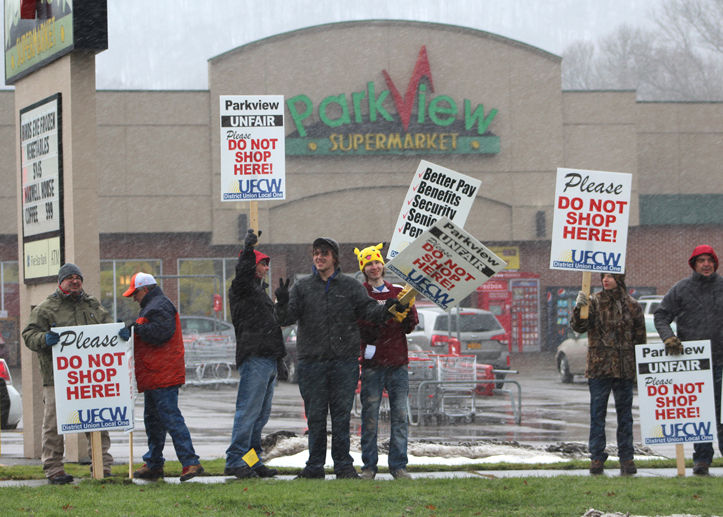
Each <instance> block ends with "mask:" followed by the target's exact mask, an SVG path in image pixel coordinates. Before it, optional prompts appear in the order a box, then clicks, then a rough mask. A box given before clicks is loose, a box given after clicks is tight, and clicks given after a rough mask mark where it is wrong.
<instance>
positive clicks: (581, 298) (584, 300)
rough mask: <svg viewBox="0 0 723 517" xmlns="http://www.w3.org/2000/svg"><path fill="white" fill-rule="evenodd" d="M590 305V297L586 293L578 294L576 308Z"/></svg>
mask: <svg viewBox="0 0 723 517" xmlns="http://www.w3.org/2000/svg"><path fill="white" fill-rule="evenodd" d="M588 303H590V301H589V299H588V296H587V295H586V294H585V291H580V292H579V293H577V299H576V300H575V307H585V306H586V305H587V304H588Z"/></svg>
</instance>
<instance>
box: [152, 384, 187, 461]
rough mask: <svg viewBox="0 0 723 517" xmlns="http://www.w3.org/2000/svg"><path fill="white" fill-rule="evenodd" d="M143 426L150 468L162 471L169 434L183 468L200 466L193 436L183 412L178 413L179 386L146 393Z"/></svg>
mask: <svg viewBox="0 0 723 517" xmlns="http://www.w3.org/2000/svg"><path fill="white" fill-rule="evenodd" d="M143 400H144V407H143V422H144V423H145V426H146V437H147V438H148V452H147V453H145V454H144V455H143V461H144V462H145V463H146V465H148V467H149V468H152V469H154V468H161V467H163V463H164V462H165V460H164V459H163V447H164V446H165V445H166V433H168V434H170V435H171V440H173V447H174V448H175V449H176V456H177V457H178V461H180V462H181V465H183V466H184V467H188V466H189V465H198V464H199V461H198V456H196V452H195V451H194V450H193V444H192V443H191V433H189V432H188V427H186V422H185V421H184V420H183V415H182V414H181V410H180V409H178V386H172V387H170V388H158V389H155V390H147V391H145V392H143Z"/></svg>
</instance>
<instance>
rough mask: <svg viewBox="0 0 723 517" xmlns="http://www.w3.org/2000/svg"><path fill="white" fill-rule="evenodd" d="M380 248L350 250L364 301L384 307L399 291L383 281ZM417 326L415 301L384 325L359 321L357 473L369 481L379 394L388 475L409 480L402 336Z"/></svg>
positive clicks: (374, 458) (374, 456) (405, 353)
mask: <svg viewBox="0 0 723 517" xmlns="http://www.w3.org/2000/svg"><path fill="white" fill-rule="evenodd" d="M382 247H383V244H381V243H380V244H377V245H376V246H369V247H367V248H364V249H363V250H361V251H360V250H359V249H358V248H355V249H354V253H356V256H357V259H358V262H359V269H360V270H361V272H362V273H363V274H364V278H365V282H364V287H366V289H367V292H368V293H369V296H371V297H372V298H374V299H375V300H377V301H378V303H380V304H383V303H384V302H385V300H387V299H389V298H398V297H399V296H401V294H402V288H401V287H399V286H396V285H393V284H391V283H389V282H387V281H385V280H384V271H385V270H384V259H383V258H382V254H381V250H382ZM417 323H419V317H418V316H417V310H416V309H415V308H414V300H412V301H411V302H410V304H409V307H408V308H407V309H406V310H405V311H404V312H399V313H397V314H395V317H394V318H392V319H389V320H387V321H386V322H385V323H383V324H375V323H371V322H368V321H359V329H360V333H361V338H362V342H361V353H362V373H361V402H362V436H361V448H362V462H363V463H364V466H363V467H362V474H361V477H362V478H364V479H374V477H375V476H376V473H377V461H378V451H377V433H378V428H379V405H380V403H381V400H382V392H383V391H384V390H385V389H386V390H387V394H388V395H389V407H390V424H391V432H390V439H389V472H390V473H391V474H392V476H394V478H395V479H400V478H409V477H410V476H409V473H408V472H407V397H408V396H409V375H408V373H407V364H408V363H409V358H408V351H407V336H406V335H407V334H409V333H410V332H411V331H412V330H414V328H415V327H416V326H417Z"/></svg>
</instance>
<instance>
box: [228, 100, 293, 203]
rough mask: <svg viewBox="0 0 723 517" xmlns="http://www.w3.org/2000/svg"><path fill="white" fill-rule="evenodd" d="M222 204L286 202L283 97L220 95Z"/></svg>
mask: <svg viewBox="0 0 723 517" xmlns="http://www.w3.org/2000/svg"><path fill="white" fill-rule="evenodd" d="M220 116H221V201H257V200H265V199H266V200H268V199H286V147H285V140H286V135H285V133H284V97H283V95H221V96H220Z"/></svg>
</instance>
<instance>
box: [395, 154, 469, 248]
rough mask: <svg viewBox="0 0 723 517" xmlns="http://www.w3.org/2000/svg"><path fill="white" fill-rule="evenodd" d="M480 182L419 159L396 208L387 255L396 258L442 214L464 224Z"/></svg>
mask: <svg viewBox="0 0 723 517" xmlns="http://www.w3.org/2000/svg"><path fill="white" fill-rule="evenodd" d="M481 185H482V181H481V180H478V179H475V178H472V177H470V176H465V175H464V174H460V173H459V172H456V171H453V170H452V169H447V168H446V167H442V166H440V165H436V164H434V163H431V162H428V161H425V160H421V161H420V162H419V167H417V172H416V173H415V174H414V177H413V178H412V182H411V184H410V185H409V189H408V190H407V195H406V196H405V197H404V202H403V203H402V209H401V210H400V211H399V216H398V217H397V224H396V225H395V226H394V235H392V240H391V241H390V242H389V250H388V251H387V258H388V259H392V258H394V257H396V256H397V255H398V254H399V252H401V251H402V250H403V249H404V248H406V247H407V246H409V244H410V243H411V242H412V241H413V240H414V239H416V238H417V237H419V236H420V235H422V233H423V232H424V231H425V230H426V229H427V228H429V227H430V226H432V225H433V224H434V223H436V222H437V221H439V220H441V219H442V218H444V217H446V218H447V219H449V220H450V221H452V222H453V223H455V224H456V225H458V226H461V227H464V223H465V222H466V221H467V216H468V215H469V211H470V209H471V208H472V203H473V202H474V199H475V197H476V196H477V193H478V192H479V188H480V186H481Z"/></svg>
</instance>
